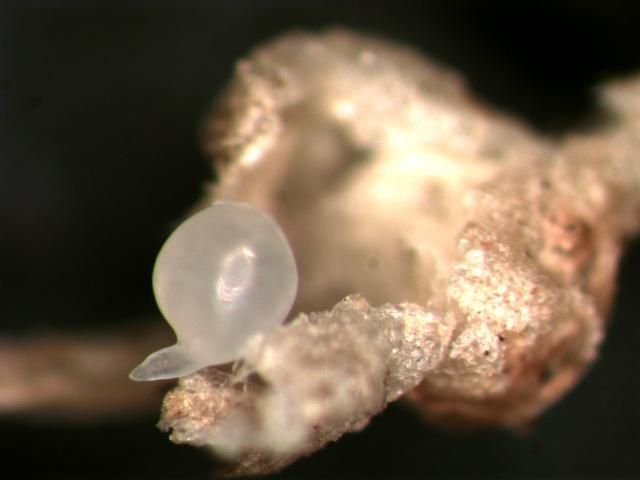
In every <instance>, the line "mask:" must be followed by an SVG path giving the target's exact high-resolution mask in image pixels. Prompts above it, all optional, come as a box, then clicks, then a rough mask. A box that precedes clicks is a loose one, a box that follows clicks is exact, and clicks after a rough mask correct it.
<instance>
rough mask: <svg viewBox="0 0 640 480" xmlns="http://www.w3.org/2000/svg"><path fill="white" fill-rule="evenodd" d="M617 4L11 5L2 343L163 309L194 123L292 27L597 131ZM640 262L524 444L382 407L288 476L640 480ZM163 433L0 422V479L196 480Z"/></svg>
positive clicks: (199, 179)
mask: <svg viewBox="0 0 640 480" xmlns="http://www.w3.org/2000/svg"><path fill="white" fill-rule="evenodd" d="M631 5H633V3H631V2H629V4H627V3H622V2H615V1H601V2H588V1H579V0H575V1H556V2H552V1H547V2H544V1H540V2H532V1H531V2H529V1H503V2H498V1H467V2H462V1H436V2H433V1H432V2H422V3H419V2H409V3H406V2H401V1H395V2H391V1H388V2H382V1H369V2H360V3H355V2H338V1H328V2H320V1H304V0H298V1H293V0H289V1H286V0H280V1H271V2H268V1H259V0H254V1H248V0H236V1H231V0H224V1H223V0H220V1H218V0H208V1H180V0H173V1H167V0H155V1H151V0H150V1H135V2H134V1H129V2H123V1H118V0H114V1H95V0H94V1H90V0H85V1H71V0H67V1H32V0H20V1H9V0H0V333H1V334H2V335H3V336H10V335H27V334H37V333H43V332H47V331H51V330H57V331H77V330H78V329H83V330H86V329H92V328H98V327H105V326H117V325H118V324H125V323H129V322H131V319H134V318H137V317H142V316H148V315H149V314H150V313H153V312H154V311H155V306H154V302H153V298H152V296H151V291H150V286H149V277H150V271H151V266H152V262H153V259H154V256H155V254H156V251H157V249H158V247H159V246H160V244H161V243H162V241H163V239H164V237H165V236H166V235H167V233H168V232H169V231H170V230H171V226H172V225H173V222H174V221H175V220H176V219H177V218H179V217H180V215H181V214H182V213H183V212H184V211H185V209H186V208H188V207H189V206H190V205H191V204H192V203H193V202H194V201H195V200H196V199H197V198H198V196H199V194H200V192H201V188H202V185H203V184H204V182H205V181H207V180H208V179H211V178H212V176H211V173H210V171H209V167H208V164H207V162H206V159H205V158H204V157H203V156H202V154H201V153H200V151H199V149H198V125H199V121H200V119H201V117H202V115H203V113H204V112H205V111H206V108H207V106H208V105H209V104H210V102H211V101H212V99H213V98H214V96H215V94H216V93H217V92H219V91H220V89H221V88H222V86H223V85H224V84H225V82H226V81H227V80H228V79H229V77H230V74H231V72H232V68H233V64H234V61H235V60H237V59H238V58H239V57H240V56H242V55H244V54H246V52H247V51H248V50H249V49H250V48H251V47H252V46H254V45H255V44H257V43H258V42H261V41H263V40H265V39H268V38H270V37H272V36H274V35H276V34H278V33H281V32H283V31H285V30H287V29H291V28H293V27H305V28H321V27H326V26H331V25H336V24H339V25H344V26H349V27H352V28H356V29H361V30H364V31H368V32H371V33H377V34H379V35H384V36H388V37H390V38H394V39H396V40H400V41H403V42H406V43H408V44H411V45H413V46H414V47H415V48H418V49H420V50H422V51H423V52H425V53H427V54H428V55H430V56H432V57H433V58H436V59H438V60H440V61H442V62H444V63H447V64H449V65H451V66H453V67H454V68H456V69H458V70H460V71H461V72H463V73H464V75H465V76H466V77H467V79H468V80H469V83H470V85H471V86H472V88H473V89H474V90H475V91H476V92H477V94H478V95H480V96H481V97H483V98H484V99H485V100H486V101H488V102H491V103H493V104H494V105H496V106H498V107H499V108H501V109H503V110H506V111H510V112H513V113H514V114H516V115H518V116H520V117H522V118H524V119H526V121H528V122H529V123H530V124H531V125H532V126H534V127H535V128H539V129H542V130H546V131H549V132H556V133H558V132H560V133H561V132H566V131H569V130H571V129H572V128H578V127H580V126H582V125H584V124H585V123H586V122H587V121H588V120H589V119H591V118H593V117H594V115H596V114H597V105H596V103H595V102H594V98H593V96H592V93H591V87H592V86H593V85H594V84H595V83H596V82H597V81H598V80H602V79H605V78H608V77H611V76H616V75H621V74H625V73H630V72H633V71H634V70H640V46H639V45H638V38H639V37H638V33H637V32H638V29H639V28H640V27H639V25H640V15H639V11H638V8H637V7H636V8H632V7H631ZM638 273H640V244H638V243H636V244H635V245H632V248H631V249H630V250H629V253H628V255H627V257H626V258H625V260H624V263H623V268H622V271H621V284H620V291H619V295H618V299H617V303H616V307H615V314H614V317H615V318H614V322H613V324H612V327H611V330H610V334H609V336H608V339H607V341H606V343H605V344H604V347H603V353H602V358H601V360H600V361H599V362H598V363H597V364H596V366H595V367H594V368H593V370H592V372H591V373H590V374H589V376H588V377H587V378H586V380H585V381H584V382H582V383H581V384H580V385H579V387H578V388H576V389H575V390H574V391H573V392H572V393H571V394H570V395H569V396H568V397H567V398H566V399H564V400H563V401H562V402H561V403H560V404H559V405H558V406H557V407H555V408H554V409H552V410H551V411H550V412H548V413H547V414H546V415H545V416H544V417H543V418H542V419H541V420H540V421H539V423H538V425H537V426H536V428H535V429H534V430H533V432H532V433H531V434H529V435H527V436H518V435H514V434H511V433H507V432H496V431H493V432H481V433H473V434H463V435H461V434H450V433H443V432H441V431H438V430H436V429H434V428H430V427H429V426H425V425H424V424H423V423H422V422H421V421H420V419H419V418H418V417H417V416H416V415H415V414H414V413H413V412H412V411H410V410H409V409H405V408H403V407H402V406H401V405H393V406H391V407H390V408H389V409H388V410H387V411H386V412H385V413H384V414H383V415H381V416H379V417H377V418H376V419H375V420H374V421H373V422H372V424H371V425H370V426H369V427H368V428H367V429H366V430H365V431H364V432H363V433H361V434H355V435H348V436H346V437H345V438H343V439H341V440H340V441H339V442H338V443H336V444H334V445H331V446H329V447H328V448H327V449H325V450H324V451H322V452H320V453H317V454H316V455H314V456H313V457H311V458H309V459H306V460H303V461H300V462H298V463H297V464H296V465H294V466H293V467H291V468H290V469H288V470H286V471H285V472H283V473H282V474H281V475H280V477H281V478H298V477H316V478H323V477H328V476H333V477H336V478H343V477H381V478H385V477H389V478H391V477H420V478H451V477H456V478H468V477H471V478H475V477H480V476H482V477H489V478H497V477H508V478H533V477H535V478H541V477H543V478H568V477H574V478H603V477H607V478H611V477H618V478H620V477H623V478H631V477H639V476H640V452H639V448H638V447H639V444H640V442H639V440H640V435H639V434H638V428H640V414H639V413H638V405H639V404H640V394H639V392H640V382H639V381H638V377H637V372H638V367H639V366H640V361H639V360H638V349H637V345H638V343H639V341H640V334H639V331H640V329H639V328H638V325H637V324H636V316H637V312H638V311H639V310H640V301H639V299H638V298H639V296H640V295H639V293H640V289H639V287H638V280H637V279H638ZM155 420H156V416H155V415H154V416H150V417H148V418H115V419H109V420H108V421H105V422H104V423H103V424H100V425H84V426H75V427H70V426H68V425H64V424H55V423H54V424H52V423H48V424H46V425H42V424H41V423H39V422H37V421H31V422H25V421H24V420H19V419H12V418H8V417H1V418H0V461H1V463H0V472H1V473H0V477H1V478H16V477H37V478H48V477H64V478H69V477H77V478H97V477H104V478H113V477H116V476H117V477H127V478H129V477H131V478H169V477H177V476H182V477H184V478H206V477H207V473H208V471H209V469H210V468H209V467H210V465H211V463H210V461H209V457H208V456H206V455H205V454H203V452H201V451H199V450H197V449H193V448H190V447H178V446H174V445H172V444H170V442H169V441H168V440H167V438H166V436H165V435H164V434H162V433H160V432H158V431H157V430H156V429H155V427H154V422H155Z"/></svg>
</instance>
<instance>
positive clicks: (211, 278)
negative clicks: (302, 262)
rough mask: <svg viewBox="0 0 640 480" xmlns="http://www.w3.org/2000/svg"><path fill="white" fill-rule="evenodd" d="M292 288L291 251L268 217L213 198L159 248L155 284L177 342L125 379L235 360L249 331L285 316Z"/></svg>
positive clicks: (161, 375)
mask: <svg viewBox="0 0 640 480" xmlns="http://www.w3.org/2000/svg"><path fill="white" fill-rule="evenodd" d="M297 287H298V273H297V270H296V264H295V260H294V257H293V253H292V252H291V248H290V247H289V243H288V242H287V239H286V238H285V236H284V234H283V233H282V231H281V230H280V228H279V227H278V225H277V224H276V223H275V221H274V220H273V219H271V218H270V217H269V216H268V215H267V214H265V213H264V212H262V211H261V210H259V209H257V208H256V207H253V206H251V205H248V204H244V203H236V202H219V203H215V204H213V205H212V206H210V207H208V208H206V209H205V210H202V211H201V212H199V213H197V214H195V215H194V216H192V217H190V218H188V219H187V220H186V221H185V222H184V223H182V224H181V225H180V226H179V227H178V228H177V229H176V230H175V231H174V232H173V233H172V234H171V236H170V237H169V239H168V240H167V241H166V243H165V244H164V246H163V247H162V249H161V250H160V253H159V254H158V259H157V260H156V264H155V268H154V271H153V290H154V293H155V296H156V301H157V302H158V306H159V307H160V310H161V311H162V314H163V315H164V317H165V318H166V320H167V322H169V324H170V325H171V326H172V327H173V330H174V331H175V333H176V337H177V339H178V340H177V342H176V344H175V345H172V346H170V347H167V348H164V349H162V350H158V351H157V352H155V353H152V354H151V355H149V356H148V357H147V358H146V359H145V360H144V362H142V363H141V364H140V365H139V366H138V367H136V368H135V369H134V370H133V371H132V372H131V374H130V375H129V376H130V378H131V379H133V380H160V379H166V378H176V377H181V376H184V375H187V374H189V373H193V372H195V371H197V370H199V369H201V368H203V367H206V366H210V365H219V364H223V363H227V362H231V361H233V360H235V359H237V358H238V356H239V353H240V351H241V349H242V347H243V346H244V345H245V344H246V342H247V341H248V339H249V338H250V337H252V336H253V335H255V334H258V333H263V332H265V331H268V330H270V329H272V328H274V327H275V326H277V325H278V324H280V323H281V322H283V321H284V319H285V318H286V316H287V314H288V313H289V310H290V309H291V305H292V304H293V301H294V299H295V296H296V291H297Z"/></svg>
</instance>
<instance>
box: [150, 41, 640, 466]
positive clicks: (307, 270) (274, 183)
mask: <svg viewBox="0 0 640 480" xmlns="http://www.w3.org/2000/svg"><path fill="white" fill-rule="evenodd" d="M602 101H603V105H604V107H605V108H607V109H609V110H610V112H611V115H612V118H615V121H614V122H611V123H610V124H609V125H605V126H603V127H602V128H601V129H600V130H598V131H596V132H592V133H589V134H576V135H573V136H570V137H568V138H565V139H562V140H554V141H552V140H549V139H545V138H542V137H540V136H539V135H537V134H535V133H533V132H532V131H530V130H528V129H527V128H525V127H524V126H522V125H519V124H518V122H516V121H514V120H513V119H511V118H508V117H506V116H502V115H500V114H497V113H493V112H491V111H490V110H489V109H488V108H487V107H486V106H485V107H483V106H481V105H479V104H478V103H477V102H475V101H473V100H472V99H471V98H470V97H469V95H468V93H467V92H466V91H465V89H464V85H463V83H462V82H461V81H460V79H459V78H458V77H457V76H456V75H454V74H452V73H450V72H447V71H445V70H444V69H442V68H441V67H439V66H437V65H435V64H433V63H431V62H428V61H426V60H424V59H423V58H421V57H419V56H418V55H417V54H415V53H414V52H412V51H410V50H408V49H406V48H404V47H400V46H397V45H394V44H392V43H390V42H386V41H381V40H377V39H375V38H370V37H366V36H361V35H358V34H354V33H350V32H346V31H342V30H333V31H329V32H327V33H324V34H320V35H311V34H306V33H293V34H289V35H285V36H283V37H281V38H279V39H277V40H275V41H274V42H272V43H269V44H267V45H265V46H264V47H262V48H259V49H257V50H256V51H255V52H254V53H253V54H252V55H251V56H250V57H249V58H248V59H246V60H243V61H241V62H240V63H239V64H238V68H237V71H236V76H235V79H234V81H233V82H232V84H231V86H230V88H229V91H228V92H227V95H226V97H225V98H224V99H223V101H222V102H221V104H219V106H218V108H217V110H216V111H215V112H214V114H213V115H212V118H211V120H210V121H209V122H208V124H207V128H206V130H205V142H206V148H207V149H208V150H209V151H210V152H211V154H212V155H213V156H214V158H215V159H216V160H217V162H218V166H219V171H220V182H219V183H218V184H217V185H216V186H215V188H214V189H213V190H212V192H211V196H210V197H209V198H207V199H206V200H205V201H206V202H210V201H211V200H212V199H235V200H244V201H249V202H252V203H254V204H256V205H258V206H261V207H262V208H264V209H266V210H268V211H270V212H271V213H272V214H273V215H275V216H276V217H277V218H278V220H279V222H280V223H281V225H282V226H283V228H284V229H285V231H286V233H287V236H288V237H289V239H290V241H291V242H292V245H293V249H294V252H295V253H296V258H297V261H298V263H299V270H300V275H301V281H300V294H299V298H298V301H297V304H296V311H298V312H310V311H314V312H318V313H311V314H305V313H299V314H297V316H295V318H293V319H292V321H291V322H290V323H288V324H287V325H285V326H283V327H280V328H278V329H276V330H275V331H273V332H272V333H269V334H267V335H263V336H259V337H257V338H254V339H253V341H252V342H251V344H250V345H249V347H248V348H247V350H246V352H245V355H244V358H243V359H242V361H241V362H239V363H238V365H236V369H235V370H234V371H233V373H221V372H219V371H216V370H215V369H207V370H204V371H201V372H199V373H196V374H194V375H192V376H189V377H186V378H183V379H181V380H180V383H179V385H178V387H177V388H176V389H175V390H173V391H172V392H171V393H170V394H169V395H168V396H167V397H166V400H165V404H164V411H163V417H162V421H161V426H162V427H163V428H165V429H167V430H171V431H172V433H171V437H172V439H173V440H174V441H176V442H187V443H192V444H195V445H206V446H209V447H211V448H212V449H214V450H215V451H216V452H217V453H218V454H221V455H223V456H226V457H228V458H230V459H232V460H233V461H234V462H235V465H236V466H235V470H234V472H235V473H266V472H268V471H272V470H277V469H279V468H282V467H283V466H285V465H287V464H288V463H290V462H292V461H293V460H295V459H296V458H298V457H299V456H301V455H306V454H308V453H310V452H312V451H314V450H316V449H318V448H320V447H322V445H324V444H325V443H326V442H328V441H332V440H335V439H337V438H338V437H339V436H341V435H342V434H343V433H345V432H348V431H354V430H359V429H361V428H363V427H364V426H365V425H366V424H367V422H368V420H369V419H370V418H371V417H372V416H373V415H375V414H376V413H378V412H380V411H381V410H382V409H383V408H384V407H385V405H386V404H387V403H388V402H390V401H393V400H396V399H398V398H399V397H400V396H402V395H404V394H406V397H407V398H408V399H410V400H411V401H412V402H413V403H414V404H415V406H416V407H417V408H418V409H419V410H421V411H422V412H423V413H424V415H425V416H426V417H428V418H430V419H432V420H434V421H437V422H440V423H443V424H445V425H487V426H507V427H513V428H518V427H521V426H523V425H526V424H527V423H528V422H530V421H531V420H533V419H534V418H536V416H538V415H539V414H540V413H541V412H543V411H544V410H545V409H546V408H547V407H549V406H550V405H551V404H553V403H554V402H556V401H557V400H558V399H559V398H561V397H562V395H564V394H565V393H566V392H567V390H568V389H570V388H571V387H572V386H573V385H575V384H576V382H577V381H578V380H579V379H580V378H581V377H582V376H583V374H584V373H585V370H586V369H587V368H588V367H589V365H590V364H591V363H592V362H593V360H594V359H595V357H596V355H597V351H598V347H599V344H600V343H601V341H602V337H603V331H604V328H605V324H606V320H605V318H606V315H607V312H608V310H609V307H610V305H611V301H612V294H613V292H614V290H615V288H614V281H615V274H616V265H617V262H618V258H619V255H620V252H621V248H622V246H623V242H624V241H625V240H626V239H627V238H628V237H629V236H631V235H633V234H634V233H636V232H637V230H638V227H639V221H640V215H639V214H638V212H639V211H640V210H639V207H640V170H639V166H638V162H637V158H636V156H637V154H636V152H638V151H640V141H639V140H638V139H640V123H639V122H640V81H638V80H634V81H630V82H626V83H619V84H615V85H610V86H608V87H606V88H605V89H604V90H603V92H602ZM356 294H357V295H356ZM341 299H343V300H341ZM334 304H336V305H335V306H334V307H332V305H334Z"/></svg>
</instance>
